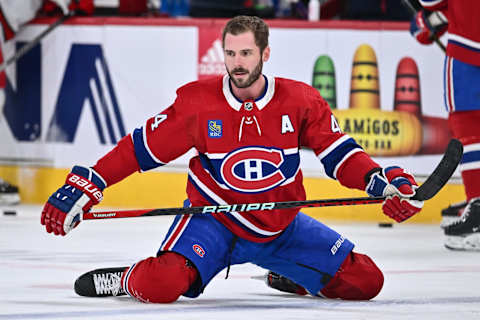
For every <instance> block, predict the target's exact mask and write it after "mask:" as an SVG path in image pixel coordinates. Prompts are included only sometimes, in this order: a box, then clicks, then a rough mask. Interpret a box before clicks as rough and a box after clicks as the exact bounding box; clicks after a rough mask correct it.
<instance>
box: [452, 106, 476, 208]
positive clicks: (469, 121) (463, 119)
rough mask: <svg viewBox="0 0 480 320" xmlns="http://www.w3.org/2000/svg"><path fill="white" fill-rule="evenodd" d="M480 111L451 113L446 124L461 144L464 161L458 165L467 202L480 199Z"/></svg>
mask: <svg viewBox="0 0 480 320" xmlns="http://www.w3.org/2000/svg"><path fill="white" fill-rule="evenodd" d="M479 123H480V110H474V111H462V112H453V113H451V114H450V115H449V118H448V124H449V126H450V129H451V130H452V133H453V135H454V137H455V138H457V139H459V140H460V142H462V144H463V149H464V150H463V155H464V160H463V161H462V163H461V164H460V171H461V172H462V180H463V185H464V186H465V193H466V195H467V201H469V200H470V199H472V198H478V197H480V164H479V163H480V158H479V156H478V154H479V151H480V133H479V132H478V124H479Z"/></svg>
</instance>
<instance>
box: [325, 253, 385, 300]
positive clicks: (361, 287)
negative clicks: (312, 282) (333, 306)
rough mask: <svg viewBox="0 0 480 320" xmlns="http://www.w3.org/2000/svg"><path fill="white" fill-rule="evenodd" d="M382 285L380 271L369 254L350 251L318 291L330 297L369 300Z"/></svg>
mask: <svg viewBox="0 0 480 320" xmlns="http://www.w3.org/2000/svg"><path fill="white" fill-rule="evenodd" d="M382 287H383V274H382V271H380V269H379V268H378V267H377V266H376V265H375V263H374V262H373V261H372V259H370V257H369V256H367V255H364V254H360V253H356V252H353V251H352V252H351V253H350V254H349V255H348V256H347V258H346V259H345V260H344V261H343V263H342V265H341V266H340V269H338V271H337V273H335V276H334V277H333V278H332V279H331V280H330V282H329V283H328V284H327V285H326V286H325V287H324V288H323V289H322V290H320V292H321V294H322V295H323V296H325V297H327V298H331V299H335V298H340V299H344V300H370V299H372V298H374V297H375V296H376V295H377V294H378V293H379V292H380V290H381V289H382Z"/></svg>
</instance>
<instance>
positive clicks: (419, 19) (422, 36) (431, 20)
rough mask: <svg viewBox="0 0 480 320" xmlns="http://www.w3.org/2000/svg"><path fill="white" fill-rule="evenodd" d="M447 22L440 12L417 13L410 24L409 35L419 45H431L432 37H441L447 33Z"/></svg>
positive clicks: (423, 11) (421, 11) (422, 11)
mask: <svg viewBox="0 0 480 320" xmlns="http://www.w3.org/2000/svg"><path fill="white" fill-rule="evenodd" d="M447 26H448V21H447V19H446V18H445V16H444V15H443V14H442V13H441V12H440V11H434V12H431V13H429V15H428V16H427V12H426V11H425V10H420V11H418V12H417V14H416V15H415V17H414V18H413V19H412V21H411V22H410V34H411V35H412V36H414V37H415V39H417V41H418V42H420V43H421V44H431V43H432V42H433V39H434V37H441V36H442V35H443V34H444V33H445V32H446V31H447Z"/></svg>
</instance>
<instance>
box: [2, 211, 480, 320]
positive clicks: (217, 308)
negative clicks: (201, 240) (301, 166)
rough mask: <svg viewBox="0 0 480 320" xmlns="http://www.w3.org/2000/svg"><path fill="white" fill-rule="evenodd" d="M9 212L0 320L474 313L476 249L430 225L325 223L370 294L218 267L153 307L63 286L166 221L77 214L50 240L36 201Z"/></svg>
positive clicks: (477, 303) (140, 253)
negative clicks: (272, 281) (350, 297)
mask: <svg viewBox="0 0 480 320" xmlns="http://www.w3.org/2000/svg"><path fill="white" fill-rule="evenodd" d="M0 209H5V208H0ZM14 209H15V210H17V215H16V216H5V215H3V214H1V212H3V210H2V211H1V212H0V214H1V216H0V257H1V263H0V275H1V278H0V284H1V285H0V288H1V290H0V319H114V320H115V319H142V320H143V319H169V320H170V319H172V320H173V319H182V320H186V319H188V320H190V319H202V320H212V319H219V320H236V319H239V320H245V319H249V320H253V319H272V320H279V319H316V320H320V319H322V320H324V319H416V320H418V319H480V252H452V251H448V250H446V249H445V248H443V244H442V233H441V230H440V228H439V227H438V226H436V225H408V224H406V225H394V227H393V228H379V227H378V226H377V225H376V224H335V225H333V224H329V225H330V226H331V227H333V228H334V229H336V230H337V231H339V232H340V233H342V234H343V235H345V236H346V237H348V238H349V239H350V240H352V241H353V242H354V243H355V244H356V249H355V250H356V251H357V252H362V253H367V254H368V255H369V256H370V257H372V258H373V259H374V261H376V263H377V264H378V266H379V267H380V268H381V269H382V270H383V272H384V275H385V285H384V287H383V290H382V292H381V293H380V294H379V295H378V296H377V297H376V298H375V299H374V300H372V301H365V302H348V301H340V300H324V299H320V298H314V297H311V296H304V297H301V296H295V295H291V294H285V293H282V292H279V291H276V290H273V289H271V288H268V287H267V286H266V285H265V284H264V283H263V282H262V281H259V280H255V279H252V276H253V277H255V276H261V275H263V274H264V273H265V270H263V269H260V268H259V267H257V266H254V265H251V264H245V265H236V266H233V267H232V268H231V270H230V276H229V279H227V280H225V279H224V278H225V271H222V272H221V273H220V274H219V275H217V277H216V278H214V279H213V281H212V282H211V283H210V285H209V286H208V287H207V288H206V289H205V292H204V293H203V294H202V295H201V296H200V297H199V298H196V299H189V298H185V297H181V298H180V299H179V300H178V301H177V302H175V303H173V304H169V305H155V304H145V303H141V302H138V301H135V300H133V299H131V298H128V297H126V296H123V297H112V298H84V297H80V296H77V295H76V294H75V292H74V291H73V283H74V281H75V279H76V278H77V277H78V276H79V275H81V274H82V273H84V272H87V271H89V270H92V269H96V268H100V267H118V266H127V265H130V264H132V263H134V262H136V261H138V260H140V259H142V258H145V257H148V256H151V255H154V254H155V252H156V251H157V249H158V247H159V245H160V242H161V241H162V239H163V236H164V234H165V232H166V231H167V228H168V226H169V224H170V221H171V218H169V217H152V218H133V219H113V220H109V221H85V222H83V223H82V224H81V225H80V226H79V227H78V228H76V229H75V230H73V231H72V232H71V233H70V234H68V235H67V236H66V237H54V236H52V235H50V234H47V233H46V232H45V231H44V229H43V227H42V226H40V223H39V220H40V210H41V208H40V207H39V206H27V205H21V206H16V207H14ZM318 210H326V209H318ZM327 224H328V223H327Z"/></svg>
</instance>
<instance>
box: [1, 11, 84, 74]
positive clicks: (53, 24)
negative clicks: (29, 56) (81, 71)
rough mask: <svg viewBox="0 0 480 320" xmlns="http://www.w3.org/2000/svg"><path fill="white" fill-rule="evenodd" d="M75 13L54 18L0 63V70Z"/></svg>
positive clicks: (71, 12)
mask: <svg viewBox="0 0 480 320" xmlns="http://www.w3.org/2000/svg"><path fill="white" fill-rule="evenodd" d="M74 15H75V12H74V11H70V12H69V13H68V14H66V15H63V16H61V17H60V18H58V20H56V21H55V22H54V23H52V24H51V25H49V26H48V28H47V29H45V30H44V31H43V32H41V33H40V34H39V35H38V36H36V37H35V38H33V39H32V40H31V41H30V42H28V43H26V44H24V45H23V46H22V47H21V48H20V50H18V51H17V53H15V54H14V55H13V56H11V57H10V58H8V59H7V60H6V61H5V63H3V64H2V65H0V72H2V71H3V70H5V69H6V68H7V67H8V66H9V65H11V64H12V63H14V62H15V61H17V60H18V59H20V58H21V57H23V56H24V55H25V54H26V53H27V52H28V51H30V50H31V49H32V48H33V47H35V46H36V45H37V44H38V43H39V42H40V41H42V39H43V38H45V36H46V35H48V34H49V33H50V32H52V31H53V30H54V29H55V28H56V27H58V26H59V25H61V24H62V23H64V22H65V21H66V20H67V19H69V18H70V17H73V16H74Z"/></svg>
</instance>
